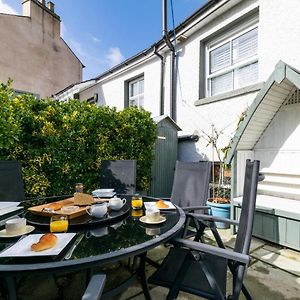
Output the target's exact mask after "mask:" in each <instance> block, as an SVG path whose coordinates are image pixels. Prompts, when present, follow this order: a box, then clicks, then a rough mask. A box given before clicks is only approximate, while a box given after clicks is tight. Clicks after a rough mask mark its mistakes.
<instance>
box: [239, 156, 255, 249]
mask: <svg viewBox="0 0 300 300" xmlns="http://www.w3.org/2000/svg"><path fill="white" fill-rule="evenodd" d="M258 175H259V161H257V160H255V161H252V162H251V161H250V160H249V159H248V160H247V161H246V172H245V181H244V192H243V202H242V208H241V214H240V219H239V227H238V232H237V238H236V243H235V247H234V250H235V251H236V252H240V253H245V254H248V253H249V248H250V242H251V236H252V230H253V219H254V213H255V203H256V193H257V183H258Z"/></svg>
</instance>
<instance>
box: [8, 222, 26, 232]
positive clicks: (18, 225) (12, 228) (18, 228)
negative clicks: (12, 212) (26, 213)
mask: <svg viewBox="0 0 300 300" xmlns="http://www.w3.org/2000/svg"><path fill="white" fill-rule="evenodd" d="M5 229H6V233H7V234H18V233H20V234H21V233H23V232H25V231H26V219H25V218H19V219H17V218H15V219H10V220H7V221H6V222H5Z"/></svg>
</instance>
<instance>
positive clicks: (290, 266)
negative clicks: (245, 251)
mask: <svg viewBox="0 0 300 300" xmlns="http://www.w3.org/2000/svg"><path fill="white" fill-rule="evenodd" d="M298 255H299V254H298ZM251 256H253V257H255V258H257V259H259V260H261V261H263V262H265V263H268V264H270V265H272V266H275V267H277V268H280V269H283V270H285V271H286V272H289V273H292V274H294V275H295V276H300V261H298V260H297V259H292V258H288V257H285V256H283V255H280V254H278V253H276V252H274V251H269V250H268V249H266V248H261V249H258V250H256V251H254V252H253V253H251ZM299 297H300V294H299Z"/></svg>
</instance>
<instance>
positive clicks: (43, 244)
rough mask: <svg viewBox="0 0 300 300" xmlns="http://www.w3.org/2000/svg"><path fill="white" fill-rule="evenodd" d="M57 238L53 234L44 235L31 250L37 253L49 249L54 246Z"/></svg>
mask: <svg viewBox="0 0 300 300" xmlns="http://www.w3.org/2000/svg"><path fill="white" fill-rule="evenodd" d="M56 242H57V236H56V235H55V234H53V233H46V234H44V235H42V236H41V237H40V240H39V241H38V242H37V243H36V244H32V245H31V250H32V251H35V252H38V251H44V250H47V249H50V248H52V247H54V246H55V245H56Z"/></svg>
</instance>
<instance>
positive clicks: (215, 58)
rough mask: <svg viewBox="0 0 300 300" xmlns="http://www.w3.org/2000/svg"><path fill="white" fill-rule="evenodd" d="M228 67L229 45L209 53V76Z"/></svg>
mask: <svg viewBox="0 0 300 300" xmlns="http://www.w3.org/2000/svg"><path fill="white" fill-rule="evenodd" d="M229 65H230V43H229V42H228V43H226V44H225V45H222V46H221V47H219V48H216V49H215V50H213V51H211V52H210V74H211V73H213V72H216V71H218V70H220V69H222V68H224V67H228V66H229Z"/></svg>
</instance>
